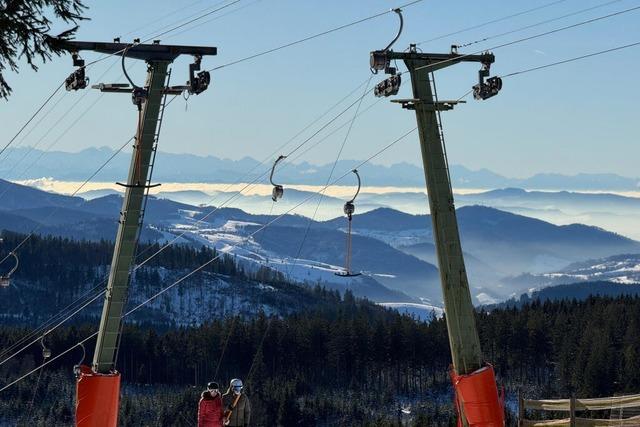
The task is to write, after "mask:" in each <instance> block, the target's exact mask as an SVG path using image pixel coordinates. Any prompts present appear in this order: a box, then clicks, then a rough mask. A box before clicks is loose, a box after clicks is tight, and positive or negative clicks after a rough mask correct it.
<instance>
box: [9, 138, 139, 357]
mask: <svg viewBox="0 0 640 427" xmlns="http://www.w3.org/2000/svg"><path fill="white" fill-rule="evenodd" d="M131 141H133V137H131V138H129V139H128V140H127V141H126V142H125V143H124V144H123V145H122V146H120V148H118V150H116V151H115V152H114V153H113V154H112V155H111V156H110V157H109V158H108V159H107V160H106V161H105V162H104V163H102V165H100V167H99V168H98V169H97V170H96V171H94V172H93V173H92V174H91V176H90V177H89V178H87V179H86V180H85V181H84V182H83V183H82V184H81V185H80V186H79V187H78V188H77V189H76V190H75V191H74V192H73V193H72V197H73V196H75V195H76V194H77V193H78V192H80V191H81V190H82V188H84V186H86V184H88V183H89V181H91V180H92V179H93V178H94V177H95V176H96V175H97V174H98V173H99V172H100V171H101V170H102V169H103V168H104V167H105V166H106V165H107V164H108V163H109V162H111V160H113V159H114V158H115V157H116V156H117V155H118V154H119V153H120V152H121V151H122V150H123V149H124V148H125V147H126V146H127V145H128V144H129V143H130V142H131ZM58 210H60V207H57V208H54V209H53V210H51V212H49V215H47V217H45V219H44V220H43V221H46V220H47V219H48V218H49V217H51V216H52V215H53V214H55V213H56V212H57V211H58ZM43 225H44V222H42V223H40V224H38V225H37V226H36V227H35V228H34V229H32V230H31V232H30V233H29V234H28V235H27V236H26V237H25V238H24V239H22V240H21V241H20V243H19V244H18V245H16V247H15V248H14V249H13V251H12V252H15V251H17V250H18V249H19V248H20V247H22V246H23V245H24V244H25V243H26V242H27V241H28V240H29V239H30V238H31V236H33V235H34V234H35V233H36V232H37V231H38V230H39V229H40V228H41V227H42V226H43ZM8 257H9V255H7V256H5V258H4V259H2V261H0V264H1V263H2V262H4V261H5V260H6V259H7V258H8ZM105 280H106V279H105ZM104 283H105V281H104V280H103V281H102V282H101V283H100V284H98V285H96V287H94V288H93V289H96V288H98V287H101V285H102V284H104ZM103 293H104V291H102V292H100V293H99V294H97V295H94V296H92V297H91V299H90V300H89V302H84V303H83V304H82V307H81V308H80V309H77V310H76V311H74V313H73V314H72V315H70V316H68V317H67V318H65V320H64V321H62V322H60V323H59V324H58V325H56V327H54V328H50V329H49V331H48V332H50V331H51V330H53V329H55V328H57V327H58V326H60V325H61V324H62V323H64V322H66V321H67V320H69V319H70V318H71V317H73V316H74V315H75V314H77V313H78V312H80V311H81V310H82V309H84V308H85V307H87V306H88V305H89V303H91V302H93V301H95V299H96V298H97V297H98V296H100V295H101V294H103ZM40 328H42V326H41V327H40ZM40 328H38V329H40ZM44 328H45V329H47V328H48V325H46V326H44ZM40 332H42V329H41V330H40ZM40 332H38V334H39V333H40ZM34 335H37V334H31V337H32V336H34ZM45 335H46V333H45ZM40 338H41V337H40V336H38V338H36V340H35V341H33V342H31V343H29V344H28V345H27V346H26V347H24V348H22V349H21V350H19V351H18V352H16V353H14V354H12V355H11V356H9V357H8V358H6V359H4V360H2V361H0V365H3V364H4V363H6V362H7V361H8V360H10V359H12V358H13V357H15V356H16V355H17V354H19V353H21V352H22V351H23V350H24V349H26V348H27V347H29V346H30V345H32V344H33V343H35V342H37V341H39V340H40ZM28 339H29V338H27V340H28ZM22 342H25V339H24V338H23V339H22ZM15 345H16V344H14V345H13V346H12V347H14V346H15ZM18 345H19V344H18ZM14 348H15V347H14Z"/></svg>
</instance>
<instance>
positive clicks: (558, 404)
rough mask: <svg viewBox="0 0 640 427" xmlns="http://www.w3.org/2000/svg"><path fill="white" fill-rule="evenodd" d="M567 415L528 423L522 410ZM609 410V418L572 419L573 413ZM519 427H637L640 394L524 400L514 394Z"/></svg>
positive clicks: (639, 424)
mask: <svg viewBox="0 0 640 427" xmlns="http://www.w3.org/2000/svg"><path fill="white" fill-rule="evenodd" d="M527 410H533V411H546V412H550V411H552V412H567V413H568V417H567V418H562V419H556V420H540V421H536V420H528V419H526V413H527V412H526V411H527ZM602 410H610V411H611V418H610V419H593V418H582V417H578V416H576V412H583V411H602ZM518 426H519V427H565V426H566V427H607V426H620V427H631V426H633V427H640V394H634V395H628V396H612V397H600V398H593V399H577V398H576V397H575V396H572V397H571V398H569V399H545V400H530V399H524V398H523V397H522V393H519V395H518Z"/></svg>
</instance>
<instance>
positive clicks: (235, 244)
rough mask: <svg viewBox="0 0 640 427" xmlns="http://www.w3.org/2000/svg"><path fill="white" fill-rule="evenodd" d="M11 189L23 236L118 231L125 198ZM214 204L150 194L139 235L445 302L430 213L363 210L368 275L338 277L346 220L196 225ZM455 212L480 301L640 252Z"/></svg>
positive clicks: (332, 282) (364, 289)
mask: <svg viewBox="0 0 640 427" xmlns="http://www.w3.org/2000/svg"><path fill="white" fill-rule="evenodd" d="M5 190H7V191H6V197H4V198H3V204H2V205H1V206H0V228H4V229H8V230H13V231H19V232H30V231H31V230H34V229H35V230H36V231H37V233H40V234H52V235H59V236H65V237H72V238H76V239H88V240H94V241H95V240H100V239H106V240H112V239H113V237H114V236H115V230H116V227H117V219H118V214H119V210H120V208H121V203H122V200H121V196H120V195H117V194H111V195H106V196H103V197H97V198H95V199H92V200H85V199H82V198H79V197H68V196H62V195H55V194H51V193H46V192H42V191H40V190H36V189H33V188H29V187H25V186H21V185H17V184H12V183H8V182H2V181H0V191H5ZM9 195H11V196H10V197H9ZM294 198H295V196H294ZM212 210H213V208H212V207H204V206H194V205H191V204H187V203H180V202H176V201H172V200H168V199H159V198H155V197H151V198H150V199H149V203H148V208H147V212H146V216H145V228H144V230H143V234H142V240H143V241H148V240H151V241H167V240H172V239H174V238H175V237H176V236H178V235H182V234H183V235H182V237H180V238H179V239H178V241H179V242H182V243H195V244H197V245H201V244H204V245H207V246H209V247H215V248H217V249H218V250H220V251H224V252H227V253H230V254H233V255H234V256H235V257H236V258H237V259H238V260H239V261H240V262H241V263H244V265H245V266H246V268H249V269H257V268H260V267H268V268H271V269H275V270H279V271H281V272H283V273H285V274H286V275H288V276H289V277H290V278H291V279H292V280H295V281H298V282H307V283H310V284H313V283H324V284H326V285H327V286H328V287H330V288H334V289H340V290H344V289H352V290H353V292H354V293H355V294H356V295H358V296H366V297H369V298H370V299H373V300H375V301H378V302H387V303H389V302H395V303H419V304H425V305H430V306H431V305H432V306H441V305H442V297H441V291H440V283H439V277H438V273H437V268H436V264H437V262H436V258H435V251H434V247H433V237H432V230H431V219H430V218H429V217H428V216H427V215H411V214H406V213H402V212H399V211H396V210H393V209H388V208H377V209H374V210H372V211H369V212H365V213H358V214H357V215H356V216H355V217H354V222H353V225H354V233H355V235H354V239H353V262H352V266H353V269H354V270H355V271H358V272H363V273H364V274H363V275H362V276H359V277H356V278H353V279H343V278H339V277H337V276H335V274H334V273H336V272H339V271H341V269H342V268H343V265H344V259H345V241H346V240H345V237H346V236H345V234H344V229H345V227H346V220H345V218H344V217H338V218H335V219H332V220H328V221H310V220H309V219H308V218H306V217H302V216H299V215H284V216H282V217H281V218H280V219H278V221H277V222H276V223H274V224H273V225H272V226H270V227H269V228H268V229H266V230H263V231H259V232H258V231H257V230H258V228H259V227H261V225H262V224H266V223H269V222H270V221H272V220H274V219H275V218H276V217H277V215H264V214H251V213H247V212H245V211H243V210H240V209H236V208H220V209H217V210H215V211H213V213H211V214H210V215H209V216H208V217H207V218H206V219H205V220H204V221H198V220H199V219H200V218H202V217H203V216H204V215H205V214H207V213H209V212H211V211H212ZM457 214H458V219H459V223H460V231H461V236H462V243H463V248H464V251H465V254H466V260H467V269H468V272H469V277H470V283H471V287H472V294H473V298H474V301H476V302H477V303H491V302H496V301H500V300H504V299H506V298H510V297H513V296H516V295H519V294H520V293H522V292H525V291H527V290H528V289H530V288H531V287H532V286H531V282H530V281H527V280H515V279H514V278H517V277H526V276H523V274H529V275H530V276H532V277H536V278H537V277H544V276H541V275H544V274H546V273H548V272H549V271H562V270H563V269H565V268H576V267H568V266H569V265H570V264H572V263H576V262H580V261H583V260H585V259H595V258H602V257H610V256H614V255H619V254H624V253H640V243H638V242H636V241H634V240H631V239H628V238H626V237H623V236H621V235H618V234H615V233H611V232H608V231H606V230H603V229H600V228H597V227H590V226H585V225H580V224H572V225H566V226H558V225H554V224H551V223H548V222H545V221H541V220H537V219H533V218H529V217H526V216H522V215H516V214H512V213H509V212H505V211H501V210H498V209H494V208H489V207H485V206H477V205H476V206H464V207H462V208H460V209H458V210H457ZM307 227H309V228H308V232H307V231H305V230H306V229H307ZM305 233H306V238H304V237H303V236H304V235H305ZM303 238H304V245H302V246H301V243H302V241H303ZM506 276H508V277H509V278H510V279H508V280H506V279H505V277H506ZM503 279H505V280H503ZM572 281H575V280H572ZM555 283H556V282H553V283H548V284H555ZM565 283H566V282H565Z"/></svg>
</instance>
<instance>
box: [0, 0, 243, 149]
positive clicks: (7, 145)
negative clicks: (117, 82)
mask: <svg viewBox="0 0 640 427" xmlns="http://www.w3.org/2000/svg"><path fill="white" fill-rule="evenodd" d="M240 1H241V0H234V1H232V2H231V3H229V4H226V5H224V6H221V7H219V8H216V9H214V10H212V11H209V12H207V13H205V14H203V15H200V16H198V17H196V18H194V19H191V20H189V21H188V22H185V23H182V24H179V25H176V26H175V27H173V28H170V29H168V30H164V31H163V32H161V33H159V34H155V35H154V36H152V37H149V38H146V39H144V40H143V41H142V42H139V43H134V45H135V44H140V43H146V42H148V41H151V40H153V39H156V38H158V37H160V36H162V35H165V34H167V33H170V32H172V31H175V30H177V29H180V28H182V27H184V26H185V25H189V24H191V23H193V22H195V21H198V20H200V19H202V18H204V17H206V16H209V15H211V14H213V13H216V12H218V11H220V10H223V9H226V8H227V7H229V6H232V5H234V4H236V3H238V2H240ZM121 53H122V52H116V53H113V54H107V55H103V56H102V57H100V58H98V59H96V60H94V61H91V62H89V63H87V64H86V65H83V66H82V67H81V68H82V69H86V68H87V67H89V66H91V65H93V64H96V63H98V62H101V61H104V60H105V59H107V58H109V57H111V56H113V55H117V54H121ZM64 85H65V80H63V81H62V82H61V83H60V85H59V86H58V87H57V88H56V89H55V90H54V91H53V92H52V93H51V95H49V97H48V98H47V99H46V100H45V101H44V102H43V103H42V105H40V107H38V109H37V110H36V111H35V112H34V113H33V114H32V115H31V117H30V118H29V119H28V120H27V121H26V122H25V123H24V125H22V127H21V128H20V129H19V130H18V132H17V133H16V134H15V135H14V136H13V137H12V138H11V139H10V140H9V142H7V144H6V145H5V146H4V147H2V149H0V155H2V153H4V152H5V150H6V149H7V148H9V146H10V145H11V144H12V143H13V141H15V139H16V138H17V137H18V136H19V135H20V134H21V133H22V132H23V131H24V129H25V128H26V127H27V126H28V125H29V123H31V122H32V121H33V119H34V118H35V117H36V116H37V115H38V114H39V113H40V111H42V109H43V108H44V107H45V106H46V105H47V104H48V103H49V102H50V101H51V99H52V98H53V97H54V96H55V95H56V94H57V93H58V92H59V91H60V89H62V87H63V86H64Z"/></svg>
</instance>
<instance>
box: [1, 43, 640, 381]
mask: <svg viewBox="0 0 640 427" xmlns="http://www.w3.org/2000/svg"><path fill="white" fill-rule="evenodd" d="M635 46H640V41H638V42H635V43H629V44H626V45H622V46H617V47H614V48H610V49H605V50H601V51H598V52H593V53H589V54H586V55H581V56H577V57H573V58H569V59H565V60H562V61H557V62H553V63H549V64H545V65H541V66H537V67H532V68H528V69H523V70H519V71H515V72H512V73H509V74H504V75H502V76H501V77H502V78H506V77H512V76H515V75H519V74H525V73H529V72H532V71H537V70H541V69H544V68H549V67H553V66H557V65H562V64H566V63H570V62H574V61H578V60H581V59H586V58H590V57H593V56H598V55H602V54H606V53H610V52H614V51H618V50H622V49H627V48H630V47H635ZM470 93H471V91H469V92H467V93H466V94H465V95H463V96H462V97H460V98H459V99H462V98H464V97H466V96H467V95H468V94H470ZM396 142H397V141H396ZM387 148H390V147H385V150H386V149H387ZM374 157H375V155H374ZM369 160H371V158H370V159H369ZM358 167H359V166H358ZM314 196H315V195H314ZM314 196H311V197H314ZM305 202H306V199H305ZM296 207H298V206H296ZM289 212H290V211H287V212H286V213H285V214H283V215H286V214H287V213H289ZM272 222H273V221H272ZM269 224H270V223H269ZM260 230H262V228H260V229H259V230H258V231H260ZM93 336H95V335H93ZM38 340H39V338H38ZM2 363H4V362H2ZM2 363H0V365H1V364H2ZM0 391H2V390H0Z"/></svg>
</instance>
